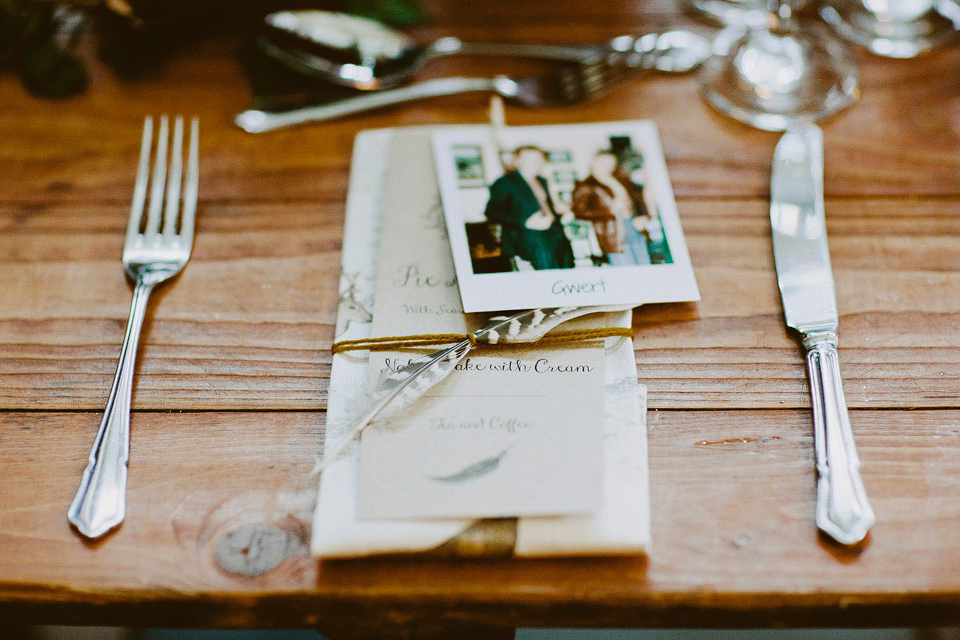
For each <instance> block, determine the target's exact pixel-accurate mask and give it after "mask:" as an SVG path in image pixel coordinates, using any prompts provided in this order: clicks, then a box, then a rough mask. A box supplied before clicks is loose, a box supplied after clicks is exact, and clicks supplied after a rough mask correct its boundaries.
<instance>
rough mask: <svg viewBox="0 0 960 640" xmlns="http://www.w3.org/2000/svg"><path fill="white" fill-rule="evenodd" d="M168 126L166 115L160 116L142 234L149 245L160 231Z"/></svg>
mask: <svg viewBox="0 0 960 640" xmlns="http://www.w3.org/2000/svg"><path fill="white" fill-rule="evenodd" d="M168 131H169V124H168V120H167V116H166V115H162V116H160V126H159V127H158V129H157V151H156V153H155V154H154V156H153V174H152V175H151V176H150V182H151V185H150V186H151V189H150V204H149V208H148V209H147V224H146V226H145V227H144V229H143V234H144V236H145V238H146V241H147V243H148V244H149V243H150V242H151V241H153V240H154V239H155V237H156V235H157V232H158V231H159V230H160V214H161V212H162V211H163V192H164V185H165V183H166V180H167V137H168V135H169V134H168Z"/></svg>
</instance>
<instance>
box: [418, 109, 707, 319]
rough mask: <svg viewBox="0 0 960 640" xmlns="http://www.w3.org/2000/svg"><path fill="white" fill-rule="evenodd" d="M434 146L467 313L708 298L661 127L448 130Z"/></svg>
mask: <svg viewBox="0 0 960 640" xmlns="http://www.w3.org/2000/svg"><path fill="white" fill-rule="evenodd" d="M432 142H433V152H434V161H435V167H436V171H437V182H438V184H439V187H440V204H441V206H442V210H443V216H444V219H445V221H446V228H447V234H448V238H449V241H450V249H451V255H452V257H453V261H454V267H455V269H456V272H457V284H458V287H459V289H460V297H461V301H462V302H463V308H464V310H465V311H467V312H469V313H472V312H475V311H499V310H504V309H527V308H534V307H566V306H595V305H619V304H626V303H629V304H632V305H637V304H643V303H648V302H663V301H674V300H693V299H697V297H698V296H699V293H698V291H697V287H696V279H695V278H694V274H693V267H692V265H691V264H690V257H689V254H688V253H687V247H686V243H685V241H684V237H683V230H682V229H681V226H680V219H679V216H678V214H677V207H676V202H675V200H674V198H673V190H672V188H671V186H670V177H669V175H668V173H667V167H666V162H665V160H664V158H663V150H662V148H661V146H660V140H659V136H658V134H657V129H656V125H655V124H654V123H652V122H650V121H646V120H633V121H621V122H597V123H585V124H574V125H544V126H531V127H507V128H505V129H504V130H503V131H502V132H499V133H498V132H497V131H494V130H491V128H489V127H484V126H473V127H451V128H446V129H440V130H438V131H435V132H434V133H433V135H432Z"/></svg>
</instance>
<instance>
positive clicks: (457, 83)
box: [235, 78, 495, 133]
mask: <svg viewBox="0 0 960 640" xmlns="http://www.w3.org/2000/svg"><path fill="white" fill-rule="evenodd" d="M494 86H495V85H494V79H492V78H437V79H435V80H426V81H424V82H418V83H417V84H413V85H410V86H407V87H402V88H400V89H390V90H386V91H377V92H371V93H367V94H363V95H360V96H357V97H355V98H347V99H346V100H338V101H337V102H330V103H327V104H321V105H316V106H310V107H303V108H301V109H293V110H290V111H279V112H270V111H260V110H259V109H250V110H247V111H244V112H243V113H241V114H239V115H238V116H237V117H236V120H235V122H236V124H237V126H239V127H240V128H241V129H243V130H244V131H246V132H248V133H261V132H264V131H271V130H273V129H279V128H280V127H288V126H291V125H295V124H304V123H307V122H321V121H324V120H332V119H334V118H340V117H342V116H347V115H353V114H355V113H361V112H363V111H370V110H372V109H379V108H380V107H386V106H389V105H394V104H401V103H404V102H414V101H416V100H423V99H424V98H436V97H439V96H449V95H453V94H457V93H469V92H472V91H492V90H494Z"/></svg>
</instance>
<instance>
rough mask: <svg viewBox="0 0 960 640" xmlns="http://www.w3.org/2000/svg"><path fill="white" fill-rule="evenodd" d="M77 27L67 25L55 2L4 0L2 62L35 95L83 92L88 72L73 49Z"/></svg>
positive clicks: (0, 41)
mask: <svg viewBox="0 0 960 640" xmlns="http://www.w3.org/2000/svg"><path fill="white" fill-rule="evenodd" d="M76 29H77V26H76V25H73V26H69V27H67V26H66V25H65V21H64V20H62V19H61V17H60V14H58V12H57V11H56V7H54V5H52V4H46V3H35V2H22V1H21V2H17V1H15V0H0V65H2V66H3V67H4V68H10V69H13V70H14V71H15V72H16V73H17V75H18V76H19V77H20V81H21V82H22V83H23V85H24V86H25V87H26V88H27V90H28V91H30V92H31V93H32V94H34V95H37V96H41V97H44V98H65V97H67V96H71V95H74V94H76V93H80V92H81V91H83V90H84V89H86V87H87V81H88V75H87V70H86V67H85V66H84V64H83V62H82V61H81V60H80V59H79V58H78V57H77V56H76V55H74V53H73V52H72V51H71V48H72V47H73V44H74V43H75V42H76V34H77V31H76ZM64 30H66V31H67V32H66V33H64Z"/></svg>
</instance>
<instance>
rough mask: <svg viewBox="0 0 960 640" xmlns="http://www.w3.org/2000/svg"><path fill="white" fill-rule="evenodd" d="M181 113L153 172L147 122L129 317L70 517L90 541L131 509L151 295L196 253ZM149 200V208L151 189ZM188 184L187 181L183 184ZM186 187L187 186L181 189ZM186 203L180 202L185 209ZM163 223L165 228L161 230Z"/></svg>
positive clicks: (192, 180) (130, 253) (191, 158)
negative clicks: (139, 358)
mask: <svg viewBox="0 0 960 640" xmlns="http://www.w3.org/2000/svg"><path fill="white" fill-rule="evenodd" d="M183 128H184V127H183V118H181V117H179V116H178V117H177V118H176V120H175V122H174V125H173V138H172V149H171V150H170V153H169V170H168V168H167V161H168V138H169V137H170V136H169V124H168V119H167V116H165V115H164V116H161V117H160V124H159V127H158V132H157V148H156V154H155V157H154V162H153V175H152V176H151V175H150V156H151V153H150V152H151V147H152V144H151V143H152V139H153V118H151V117H150V116H147V118H146V119H145V120H144V123H143V139H142V141H141V144H140V164H139V166H138V168H137V181H136V185H135V187H134V190H133V204H132V205H131V207H130V219H129V221H128V222H127V234H126V240H125V241H124V245H123V269H124V271H125V272H126V274H127V276H128V277H129V278H130V279H131V280H133V282H134V290H133V302H132V304H131V305H130V318H129V319H128V320H127V330H126V332H125V334H124V336H123V347H122V348H121V350H120V361H119V362H118V364H117V373H116V376H115V377H114V379H113V386H112V387H111V389H110V396H109V397H108V399H107V405H106V409H105V410H104V414H103V420H102V422H101V423H100V429H99V430H98V431H97V436H96V438H95V439H94V442H93V448H92V449H91V451H90V459H89V462H88V464H87V467H86V469H84V471H83V476H82V478H81V480H80V488H79V489H78V490H77V495H76V496H75V497H74V499H73V503H72V504H71V505H70V509H69V511H68V512H67V517H68V519H69V520H70V522H71V523H73V525H74V526H76V528H77V530H78V531H79V532H80V533H81V534H83V535H84V536H86V537H88V538H97V537H99V536H102V535H103V534H105V533H107V532H108V531H109V530H110V529H112V528H113V527H115V526H117V525H118V524H120V523H121V522H122V521H123V518H124V515H125V512H126V487H127V461H128V460H129V457H130V398H131V395H132V392H133V371H134V361H135V359H136V355H137V344H138V342H139V339H140V328H141V327H142V326H143V318H144V315H145V314H146V308H147V300H148V298H149V297H150V292H151V291H153V288H154V287H155V286H156V285H158V284H160V283H161V282H164V281H165V280H169V279H170V278H172V277H173V276H175V275H177V274H178V273H180V271H181V270H182V269H183V267H184V266H185V265H186V264H187V260H188V259H189V258H190V250H191V248H192V246H193V227H194V219H195V217H196V210H197V186H198V182H199V178H198V174H199V169H198V160H197V155H198V154H197V131H198V123H197V119H196V118H194V119H193V120H192V121H191V123H190V143H189V150H188V151H187V166H186V176H185V177H184V175H183V173H184V172H183ZM148 183H149V187H150V203H149V206H148V207H147V208H146V217H144V205H145V204H146V199H147V187H148ZM181 183H182V184H181ZM181 187H182V191H181ZM181 204H182V206H181ZM161 223H162V228H161Z"/></svg>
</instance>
